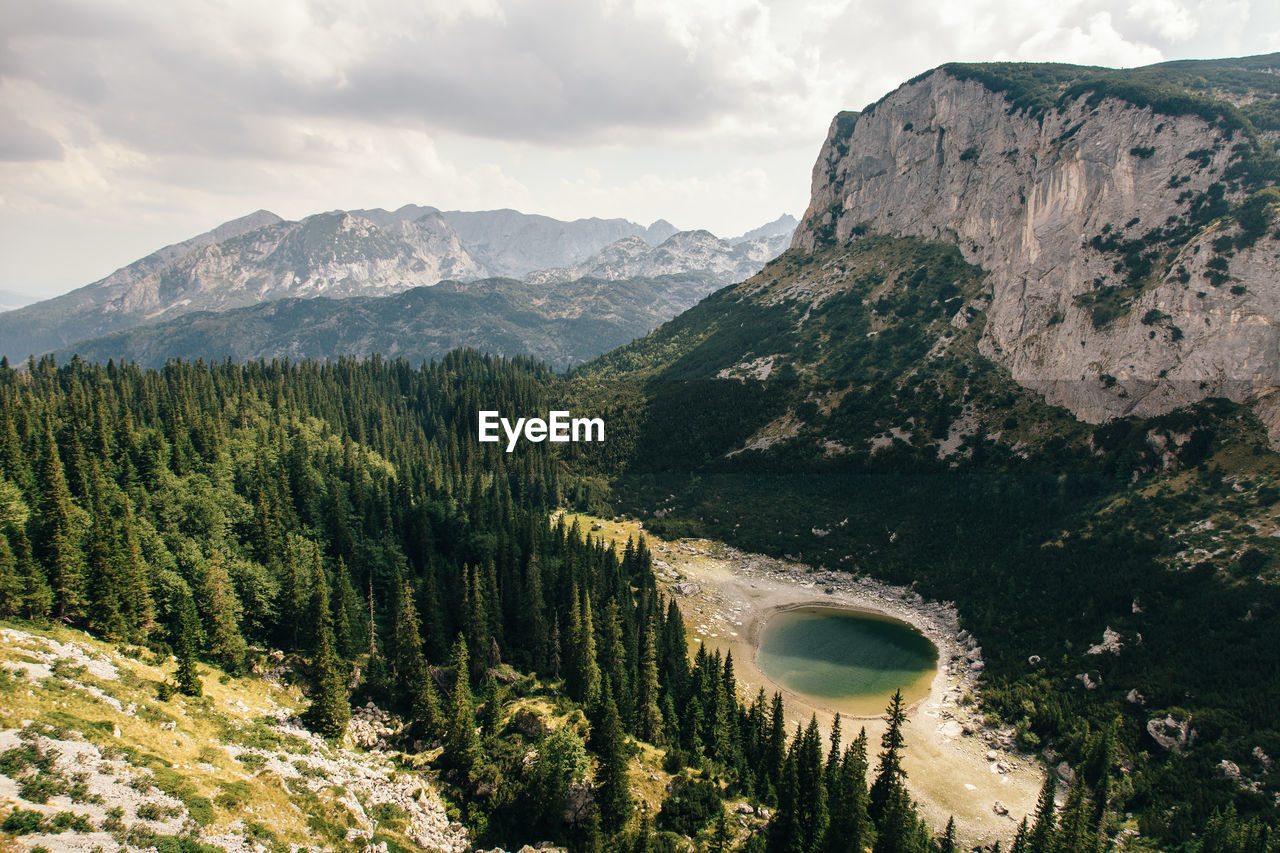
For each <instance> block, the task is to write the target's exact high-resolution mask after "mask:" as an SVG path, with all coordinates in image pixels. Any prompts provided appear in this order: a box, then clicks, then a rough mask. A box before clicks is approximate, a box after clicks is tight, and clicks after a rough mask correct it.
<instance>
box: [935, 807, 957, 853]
mask: <svg viewBox="0 0 1280 853" xmlns="http://www.w3.org/2000/svg"><path fill="white" fill-rule="evenodd" d="M938 853H956V819H955V816H954V815H953V816H951V817H949V818H947V828H946V830H945V831H944V832H943V833H942V841H941V843H940V844H939V850H938Z"/></svg>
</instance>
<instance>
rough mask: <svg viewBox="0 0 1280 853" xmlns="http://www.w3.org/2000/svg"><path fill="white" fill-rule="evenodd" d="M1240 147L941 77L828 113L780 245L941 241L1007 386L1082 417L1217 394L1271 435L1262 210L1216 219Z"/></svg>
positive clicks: (1276, 354) (1272, 257)
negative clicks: (969, 283) (955, 259)
mask: <svg viewBox="0 0 1280 853" xmlns="http://www.w3.org/2000/svg"><path fill="white" fill-rule="evenodd" d="M1256 145H1257V143H1256V140H1252V141H1251V140H1249V139H1247V138H1246V136H1245V134H1243V133H1242V132H1241V131H1240V130H1239V129H1236V130H1235V131H1234V132H1233V131H1232V130H1230V129H1229V126H1228V123H1227V122H1225V121H1212V120H1211V119H1210V120H1206V118H1202V117H1200V116H1198V115H1194V114H1184V115H1176V116H1174V115H1165V114H1160V113H1157V112H1154V111H1153V110H1152V109H1150V108H1147V107H1139V106H1136V105H1134V104H1133V103H1130V102H1127V101H1122V100H1119V99H1117V98H1114V97H1096V96H1095V97H1092V98H1091V97H1089V96H1088V95H1086V94H1082V95H1081V96H1079V97H1077V98H1075V99H1071V100H1065V101H1062V102H1061V108H1060V109H1049V110H1047V111H1044V112H1041V113H1039V114H1038V115H1037V114H1033V111H1029V110H1017V109H1013V108H1012V107H1011V105H1010V102H1009V101H1008V100H1006V98H1005V97H1004V96H1003V95H1002V94H999V93H996V92H993V91H991V90H989V89H988V88H986V87H985V86H984V85H983V84H982V83H979V82H977V81H976V80H972V79H969V80H965V79H960V76H957V75H953V74H951V73H949V72H948V71H947V70H946V69H945V68H944V69H939V70H937V71H935V72H933V73H931V74H928V75H926V76H925V77H923V78H920V79H917V80H915V81H912V82H910V83H908V84H906V85H904V86H902V87H901V88H900V89H898V90H897V91H895V92H893V93H892V94H891V95H889V96H888V97H887V98H885V99H884V100H883V101H881V102H879V103H878V104H876V105H874V107H873V108H869V109H868V110H867V111H866V112H864V113H862V114H853V113H842V114H841V115H840V116H838V117H837V118H836V120H835V121H834V122H833V123H832V126H831V131H830V133H829V134H828V137H827V140H826V143H825V144H824V146H823V148H822V151H821V153H820V155H819V157H818V161H817V164H816V165H815V167H814V172H813V191H812V200H811V203H810V207H809V210H808V211H807V212H806V214H805V217H804V220H803V222H801V224H800V227H799V228H798V229H797V231H796V234H795V237H794V240H793V244H792V245H793V246H794V247H797V248H801V249H805V250H810V251H812V250H814V249H815V248H819V247H821V246H823V245H825V244H830V243H836V244H842V243H848V242H850V241H854V240H856V239H858V237H859V236H860V235H861V234H864V233H883V234H889V235H895V236H915V237H921V238H924V239H928V240H937V241H942V242H946V243H950V244H954V245H956V246H957V247H958V248H959V249H960V251H961V252H962V253H963V254H964V256H965V259H966V260H968V261H970V262H971V263H975V264H978V265H980V266H981V267H982V268H983V269H985V270H987V271H988V272H989V278H988V280H987V284H986V289H987V292H988V294H989V297H990V305H989V307H987V309H986V312H985V313H986V325H985V329H984V332H983V336H982V341H981V349H982V351H983V353H984V354H986V355H987V356H989V357H990V358H992V359H994V360H995V361H997V362H998V363H1000V364H1002V365H1003V366H1005V367H1007V368H1008V369H1009V370H1010V371H1011V373H1012V375H1013V377H1014V378H1015V380H1016V381H1017V382H1018V383H1019V384H1021V385H1023V386H1024V387H1028V388H1032V389H1034V390H1036V391H1038V392H1040V393H1042V394H1043V395H1044V396H1045V397H1046V398H1047V399H1048V400H1049V401H1050V402H1052V403H1055V404H1060V405H1063V406H1066V407H1067V408H1069V409H1070V410H1071V411H1072V412H1073V413H1075V415H1076V416H1077V417H1079V418H1081V419H1082V420H1085V421H1088V422H1099V421H1103V420H1106V419H1108V418H1111V417H1115V416H1120V415H1126V414H1138V415H1152V414H1159V413H1163V412H1166V411H1169V410H1171V409H1174V408H1177V407H1179V406H1182V405H1185V404H1188V403H1191V402H1194V401H1196V400H1200V399H1203V398H1205V397H1209V396H1225V397H1229V398H1231V399H1233V400H1236V401H1242V402H1248V403H1252V404H1254V406H1255V409H1256V410H1257V411H1258V412H1259V414H1260V415H1261V416H1262V417H1263V419H1264V421H1266V422H1267V424H1268V427H1269V429H1270V431H1271V437H1272V442H1273V444H1278V443H1280V402H1277V401H1278V400H1280V395H1277V394H1275V392H1276V391H1277V390H1278V389H1280V328H1278V327H1277V322H1278V321H1280V241H1278V240H1277V239H1276V232H1275V223H1274V217H1273V216H1272V213H1273V211H1274V208H1270V207H1268V206H1267V205H1266V204H1265V203H1264V202H1266V201H1268V200H1269V199H1270V196H1268V195H1266V194H1265V192H1266V191H1264V194H1263V195H1262V196H1260V197H1258V198H1256V199H1255V201H1257V202H1259V204H1258V205H1257V210H1259V211H1261V218H1262V222H1263V223H1264V224H1266V227H1265V230H1262V231H1261V233H1258V232H1259V229H1258V228H1254V229H1253V231H1252V233H1250V234H1249V235H1245V234H1244V230H1243V228H1242V226H1241V225H1240V224H1239V223H1238V222H1237V217H1234V216H1232V215H1228V212H1229V211H1231V210H1232V209H1233V207H1232V206H1233V204H1234V203H1238V202H1239V201H1240V200H1241V199H1242V198H1243V197H1245V196H1246V194H1247V190H1248V189H1249V188H1248V187H1247V186H1243V187H1242V186H1241V184H1240V182H1238V181H1236V180H1234V179H1233V174H1232V171H1231V170H1232V168H1233V165H1235V164H1236V163H1237V161H1239V160H1240V159H1241V158H1242V157H1244V156H1246V154H1247V153H1248V151H1249V150H1251V149H1250V146H1256ZM1237 171H1238V168H1237ZM1269 216H1270V217H1271V218H1270V220H1268V219H1267V217H1269ZM1268 222H1269V224H1267V223H1268ZM956 322H957V323H958V322H960V319H959V318H957V321H956Z"/></svg>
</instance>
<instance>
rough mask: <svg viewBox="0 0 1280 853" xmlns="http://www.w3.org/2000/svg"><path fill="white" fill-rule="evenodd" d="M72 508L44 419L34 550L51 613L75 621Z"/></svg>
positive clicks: (79, 593)
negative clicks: (44, 573)
mask: <svg viewBox="0 0 1280 853" xmlns="http://www.w3.org/2000/svg"><path fill="white" fill-rule="evenodd" d="M73 514H74V508H73V505H72V503H71V492H70V491H69V490H68V488H67V481H66V477H65V475H64V473H63V470H62V460H61V459H59V458H58V445H57V444H56V443H55V441H54V438H53V430H52V428H51V427H50V426H49V423H48V422H47V421H46V423H45V427H44V448H43V452H42V455H41V459H40V507H39V516H38V518H39V536H38V538H37V540H36V545H37V550H38V553H39V555H40V557H41V559H42V560H43V562H44V564H45V565H46V566H48V568H49V580H50V586H51V587H52V590H53V600H54V615H55V616H57V618H59V619H62V620H66V621H70V622H78V621H80V620H81V619H82V618H83V617H84V614H85V604H86V601H85V560H84V552H83V551H82V550H81V548H80V537H79V533H78V532H77V531H76V529H75V527H76V525H75V522H74V521H73Z"/></svg>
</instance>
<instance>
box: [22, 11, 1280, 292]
mask: <svg viewBox="0 0 1280 853" xmlns="http://www.w3.org/2000/svg"><path fill="white" fill-rule="evenodd" d="M1272 51H1280V3H1277V2H1276V0H1212V1H1211V2H1203V3H1195V2H1188V0H1132V2H1102V0H1058V1H1057V2H1055V3H1049V2H1043V0H946V2H939V0H778V2H770V0H635V2H632V0H164V2H154V0H0V289H8V290H16V291H20V292H27V293H32V294H38V295H41V296H51V295H54V294H56V293H59V292H62V291H65V290H68V289H70V288H72V287H75V286H79V285H82V284H85V283H88V282H90V281H93V280H95V279H98V278H101V277H102V276H104V275H106V274H108V273H109V272H111V271H112V270H113V269H115V268H116V267H119V266H122V265H124V264H126V263H128V262H130V261H132V260H134V259H136V258H138V257H141V256H142V255H145V254H147V253H148V252H150V251H152V250H154V249H156V248H158V247H160V246H161V245H164V244H167V243H171V242H175V241H177V240H181V239H184V238H186V237H189V236H191V235H193V234H196V233H199V232H201V231H205V230H208V229H209V228H211V227H213V226H215V225H217V224H219V223H220V222H223V221H225V220H228V219H232V218H235V217H237V216H241V215H243V214H245V213H249V212H251V211H253V210H256V209H258V208H266V209H268V210H272V211H274V212H276V213H278V214H280V215H281V216H284V217H286V218H290V219H296V218H300V217H303V216H306V215H308V214H311V213H316V212H319V211H322V210H331V209H334V208H356V207H385V208H395V207H399V206H400V205H402V204H406V203H409V202H413V203H417V204H426V205H435V206H437V207H440V208H445V209H455V208H456V209H464V210H483V209H490V208H499V207H513V208H516V209H519V210H523V211H526V212H530V213H544V214H548V215H550V216H555V217H558V218H563V219H573V218H577V217H586V216H601V217H625V218H628V219H632V220H635V221H637V222H641V223H643V224H648V223H649V222H651V221H652V220H654V219H657V218H659V217H662V218H665V219H668V220H670V221H671V222H672V223H674V224H675V225H676V226H677V227H680V228H708V229H710V230H712V231H714V232H715V233H717V234H720V235H722V236H732V235H735V234H737V233H741V232H743V231H746V230H747V229H749V228H752V227H754V226H756V225H759V224H762V223H764V222H766V221H768V220H771V219H774V218H775V217H777V216H778V215H780V214H781V213H783V212H787V213H791V214H794V215H796V216H799V215H800V214H801V213H803V211H804V207H805V205H806V203H807V201H808V195H809V173H810V169H811V168H812V165H813V161H814V159H815V157H816V156H817V152H818V148H819V146H820V145H821V142H822V139H823V136H824V134H825V132H826V129H827V125H828V124H829V122H830V120H831V117H832V116H833V114H834V113H835V112H836V111H838V110H840V109H860V108H861V107H863V106H864V105H866V104H867V103H869V102H871V101H874V100H875V99H877V98H879V97H880V96H881V95H883V94H884V93H886V92H887V91H889V90H891V89H893V88H894V87H896V86H897V85H898V84H899V83H901V82H902V81H904V80H906V79H908V78H909V77H912V76H914V75H915V74H918V73H920V72H921V71H924V70H926V69H928V68H931V67H933V66H935V65H939V64H941V63H943V62H948V61H952V60H966V61H981V60H1055V61H1071V62H1077V63H1086V64H1100V65H1111V66H1134V65H1145V64H1148V63H1151V62H1159V61H1161V60H1163V59H1182V58H1216V57H1223V56H1239V55H1246V54H1255V53H1267V52H1272Z"/></svg>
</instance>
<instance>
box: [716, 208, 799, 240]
mask: <svg viewBox="0 0 1280 853" xmlns="http://www.w3.org/2000/svg"><path fill="white" fill-rule="evenodd" d="M799 224H800V223H799V222H797V221H796V218H795V217H794V216H792V215H791V214H790V213H784V214H782V215H781V216H779V217H778V218H777V219H775V220H773V221H772V222H769V223H766V224H764V225H761V226H760V227H759V228H752V229H751V230H750V231H748V232H747V233H746V234H743V235H741V236H739V237H734V238H732V239H730V240H729V241H728V242H729V243H731V244H732V245H735V246H736V245H737V244H739V243H749V242H752V241H754V240H760V239H763V238H770V237H785V238H786V239H787V241H788V242H790V240H791V235H792V233H793V232H794V231H795V230H796V226H797V225H799Z"/></svg>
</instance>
